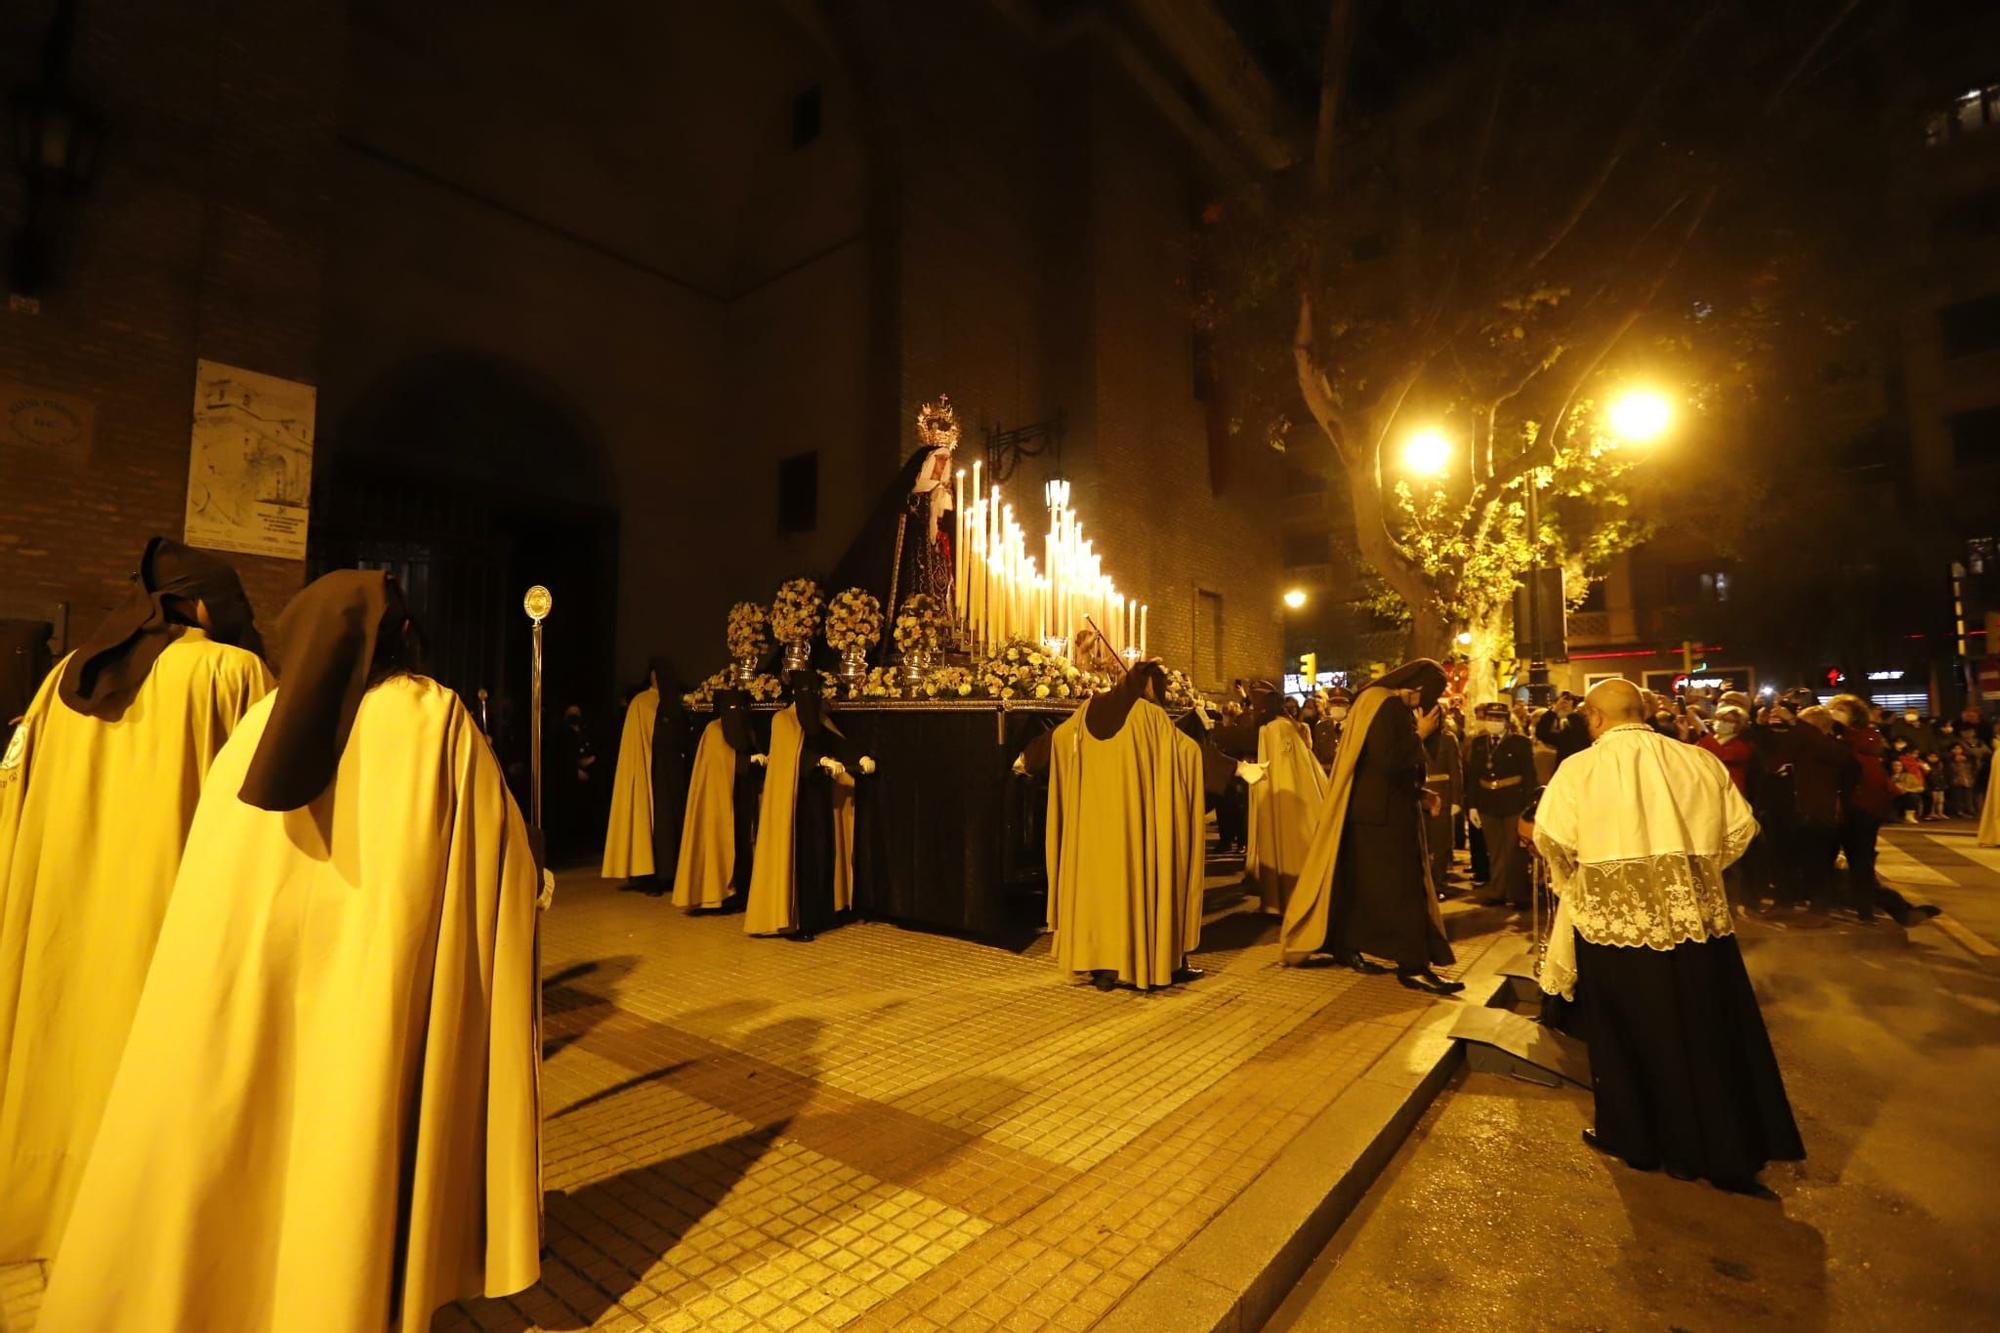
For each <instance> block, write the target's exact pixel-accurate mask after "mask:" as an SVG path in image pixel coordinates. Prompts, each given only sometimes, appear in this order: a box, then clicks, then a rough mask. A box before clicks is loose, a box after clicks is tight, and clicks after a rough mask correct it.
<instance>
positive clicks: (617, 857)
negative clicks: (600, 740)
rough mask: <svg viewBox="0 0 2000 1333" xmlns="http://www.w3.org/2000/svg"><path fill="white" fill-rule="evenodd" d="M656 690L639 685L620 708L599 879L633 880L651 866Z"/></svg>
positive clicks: (652, 871) (657, 702)
mask: <svg viewBox="0 0 2000 1333" xmlns="http://www.w3.org/2000/svg"><path fill="white" fill-rule="evenodd" d="M659 712H660V692H659V691H658V690H656V689H650V688H649V689H644V690H641V691H639V692H638V693H637V694H635V695H633V696H632V702H631V703H630V704H628V705H627V706H626V708H625V730H624V733H623V734H622V735H621V736H620V737H619V739H618V770H617V772H615V773H614V774H613V775H612V778H611V821H610V823H609V824H608V825H607V826H606V828H605V830H604V866H603V872H604V878H606V879H638V878H641V877H643V876H646V875H651V874H653V873H655V869H656V868H655V867H654V865H653V723H654V720H655V719H656V718H657V717H658V716H659Z"/></svg>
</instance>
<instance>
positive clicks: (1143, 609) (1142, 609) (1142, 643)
mask: <svg viewBox="0 0 2000 1333" xmlns="http://www.w3.org/2000/svg"><path fill="white" fill-rule="evenodd" d="M1152 605H1153V604H1152V603H1151V602H1141V603H1139V656H1141V657H1144V656H1146V613H1147V612H1148V611H1150V610H1152Z"/></svg>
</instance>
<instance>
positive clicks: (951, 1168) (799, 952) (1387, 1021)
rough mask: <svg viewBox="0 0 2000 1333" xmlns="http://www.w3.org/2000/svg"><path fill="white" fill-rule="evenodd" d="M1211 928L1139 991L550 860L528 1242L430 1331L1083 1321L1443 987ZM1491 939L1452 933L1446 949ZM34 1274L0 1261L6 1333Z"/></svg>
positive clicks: (1255, 926) (1252, 934) (1234, 929)
mask: <svg viewBox="0 0 2000 1333" xmlns="http://www.w3.org/2000/svg"><path fill="white" fill-rule="evenodd" d="M1272 934H1273V932H1272V930H1271V929H1270V928H1269V927H1268V926H1267V925H1266V924H1265V923H1264V921H1263V920H1262V919H1260V918H1257V917H1254V916H1247V915H1243V914H1240V913H1239V914H1231V915H1224V916H1221V917H1220V918H1218V919H1215V920H1212V921H1211V923H1210V925H1209V927H1208V929H1207V931H1206V933H1205V935H1204V944H1205V945H1206V946H1208V948H1209V950H1210V951H1209V952H1207V953H1206V954H1204V955H1202V956H1201V957H1200V959H1199V961H1200V962H1201V963H1202V964H1203V965H1204V966H1206V967H1208V968H1209V969H1210V971H1209V975H1208V976H1207V977H1204V978H1203V979H1201V980H1200V981H1198V982H1195V983H1194V984H1192V985H1189V986H1186V987H1183V988H1179V989H1176V990H1172V991H1167V992H1162V993H1157V994H1153V995H1139V994H1136V993H1134V992H1131V991H1118V992H1115V993H1112V994H1108V995H1107V994H1100V993H1098V992H1097V991H1096V990H1094V989H1092V988H1091V987H1089V986H1088V985H1079V984H1076V983H1073V982H1071V981H1069V980H1068V979H1066V978H1064V977H1061V976H1058V975H1057V974H1056V972H1055V971H1054V969H1053V967H1052V965H1051V964H1050V962H1049V960H1048V958H1047V956H1046V955H1047V944H1046V941H1044V942H1042V943H1039V944H1038V945H1037V946H1036V947H1034V948H1033V949H1030V950H1029V951H1028V952H1027V953H1026V954H1023V955H1016V954H1013V953H1010V952H1007V951H1005V950H1001V949H993V948H988V947H984V946H981V945H977V944H971V943H967V942H964V941H961V940H955V939H950V938H946V937H943V936H937V935H927V934H922V933H918V932H913V931H905V930H900V929H897V928H895V927H893V926H887V925H877V924H861V925H854V926H849V927H846V928H844V929H841V930H837V931H833V932H831V933H829V934H826V935H822V936H821V937H820V938H819V939H818V940H816V941H814V942H812V943H810V944H794V943H790V942H786V941H775V940H752V939H748V938H746V937H745V936H744V935H743V933H742V918H741V917H737V916H714V917H688V916H684V915H682V914H681V913H679V912H677V911H675V910H674V909H673V908H672V907H670V906H669V905H668V904H666V903H665V902H663V901H660V900H656V899H651V898H645V897H641V896H639V895H635V894H624V893H618V892H616V891H614V890H613V889H612V888H611V887H610V886H608V885H606V884H604V883H603V882H602V881H599V880H596V879H593V878H587V877H581V876H568V877H565V882H564V885H563V888H562V889H561V891H560V892H559V893H558V896H557V901H556V908H555V910H554V911H553V912H552V913H551V914H550V915H549V916H548V918H547V921H546V927H545V936H544V942H543V953H544V959H545V970H546V972H547V975H548V986H547V991H546V997H547V998H546V1014H547V1030H546V1033H545V1036H546V1038H547V1055H548V1058H547V1061H546V1064H545V1067H544V1098H545V1113H546V1115H547V1122H546V1131H545V1136H544V1144H545V1153H546V1157H547V1185H548V1188H549V1190H550V1198H549V1241H550V1245H551V1249H552V1253H551V1255H550V1257H549V1259H548V1261H547V1262H546V1263H545V1264H544V1265H543V1279H542V1282H541V1283H540V1285H538V1286H536V1287H534V1288H532V1289H531V1290H529V1291H527V1292H525V1293H522V1294H521V1295H519V1296H516V1297H513V1298H511V1299H508V1300H496V1301H478V1302H472V1303H470V1304H468V1305H466V1306H464V1307H458V1308H452V1309H447V1310H446V1311H444V1312H442V1313H441V1314H440V1316H439V1319H438V1321H437V1327H438V1328H440V1329H451V1330H458V1329H473V1328H478V1329H505V1330H526V1329H581V1328H603V1329H694V1328H701V1329H722V1330H730V1329H748V1328H757V1329H781V1330H782V1329H833V1328H849V1329H886V1328H951V1329H987V1328H1004V1329H1031V1328H1050V1329H1084V1328H1087V1327H1089V1326H1090V1325H1091V1324H1092V1323H1093V1322H1094V1321H1095V1320H1097V1319H1098V1318H1099V1317H1100V1316H1101V1315H1103V1313H1104V1312H1105V1311H1106V1310H1108V1309H1110V1308H1111V1306H1112V1305H1113V1304H1115V1303H1116V1302H1117V1301H1118V1300H1119V1299H1120V1298H1121V1297H1123V1296H1124V1295H1125V1294H1126V1293H1127V1292H1129V1291H1130V1290H1131V1289H1132V1287H1133V1286H1134V1285H1135V1284H1136V1283H1137V1282H1138V1281H1139V1279H1140V1278H1141V1277H1143V1276H1144V1275H1145V1274H1146V1273H1147V1272H1148V1271H1150V1270H1151V1269H1152V1267H1153V1266H1154V1265H1155V1264H1157V1263H1158V1262H1159V1261H1160V1260H1161V1259H1162V1258H1164V1257H1165V1256H1167V1255H1168V1254H1170V1253H1172V1252H1173V1251H1174V1250H1175V1249H1177V1248H1178V1247H1179V1246H1180V1245H1182V1244H1183V1243H1184V1242H1185V1241H1186V1240H1187V1239H1188V1238H1189V1237H1190V1236H1192V1235H1193V1234H1194V1233H1195V1232H1196V1231H1197V1230H1199V1229H1200V1227H1201V1226H1202V1225H1203V1224H1204V1223H1205V1222H1206V1221H1207V1220H1208V1219H1210V1218H1211V1217H1213V1216H1214V1215H1215V1213H1216V1212H1217V1211H1219V1210H1220V1209H1221V1208H1222V1207H1223V1206H1224V1205H1225V1204H1226V1203H1228V1202H1229V1200H1230V1199H1231V1198H1233V1197H1234V1196H1235V1194H1236V1193H1237V1192H1238V1191H1239V1190H1241V1189H1242V1188H1243V1186H1244V1185H1245V1184H1247V1183H1248V1182H1249V1181H1250V1180H1251V1179H1252V1178H1253V1177H1254V1176H1255V1175H1256V1174H1257V1173H1258V1172H1259V1171H1260V1170H1262V1169H1263V1168H1264V1167H1265V1166H1266V1165H1268V1164H1269V1163H1270V1162H1271V1161H1272V1160H1273V1159H1274V1158H1275V1157H1276V1155H1277V1153H1278V1151H1279V1150H1280V1149H1281V1148H1283V1147H1284V1146H1285V1144H1286V1143H1288V1142H1289V1141H1290V1140H1291V1139H1292V1137H1293V1136H1294V1135H1296V1134H1297V1133H1298V1132H1299V1130H1300V1129H1301V1128H1302V1127H1303V1126H1304V1125H1305V1124H1307V1123H1308V1121H1310V1120H1311V1119H1312V1117H1313V1116H1315V1115H1316V1114H1317V1113H1319V1112H1320V1111H1321V1110H1323V1109H1324V1108H1325V1107H1326V1106H1327V1105H1328V1104H1330V1103H1331V1102H1332V1101H1333V1099H1334V1098H1335V1097H1336V1096H1338V1095H1339V1094H1340V1093H1341V1091H1342V1090H1344V1089H1345V1088H1346V1087H1348V1085H1350V1084H1351V1083H1352V1082H1353V1081H1354V1080H1355V1079H1356V1078H1358V1077H1360V1076H1361V1075H1362V1074H1363V1073H1364V1072H1366V1070H1367V1069H1368V1067H1369V1066H1370V1065H1371V1064H1372V1063H1373V1062H1374V1061H1375V1060H1376V1059H1378V1058H1379V1057H1380V1056H1381V1055H1382V1054H1383V1052H1385V1051H1386V1050H1387V1049H1388V1048H1389V1047H1390V1046H1391V1045H1392V1044H1393V1043H1394V1042H1395V1041H1396V1040H1397V1039H1398V1038H1399V1037H1401V1036H1402V1035H1403V1034H1404V1032H1405V1031H1406V1030H1407V1028H1408V1027H1409V1025H1410V1023H1411V1022H1412V1021H1413V1020H1414V1019H1415V1018H1416V1017H1417V1016H1418V1015H1419V1014H1421V1013H1423V1012H1424V1011H1425V1010H1426V1009H1427V1008H1428V1007H1429V1006H1431V1005H1434V1004H1437V1003H1439V1001H1437V1000H1434V999H1431V998H1429V997H1426V996H1424V995H1422V994H1419V993H1415V992H1411V991H1408V990H1405V989H1403V988H1402V987H1400V986H1398V985H1397V984H1396V982H1395V980H1394V979H1393V978H1391V977H1362V976H1358V975H1356V974H1354V973H1350V972H1344V971H1323V970H1313V971H1298V970H1286V969H1284V968H1281V967H1279V966H1278V963H1277V949H1276V945H1275V943H1274V942H1273V940H1272V939H1271V938H1270V937H1271V936H1272ZM1499 938H1502V937H1500V936H1492V935H1488V936H1481V937H1478V938H1476V939H1468V940H1461V941H1459V942H1458V952H1459V958H1460V967H1461V968H1463V967H1465V966H1467V965H1469V964H1471V963H1472V962H1474V961H1475V960H1476V959H1477V958H1478V957H1479V955H1480V954H1481V953H1482V952H1483V951H1484V950H1485V949H1487V948H1488V947H1491V945H1492V944H1493V942H1494V941H1495V940H1496V939H1499ZM40 1285H41V1284H40V1279H39V1275H38V1274H37V1273H36V1272H34V1270H32V1269H21V1268H15V1269H0V1327H4V1328H5V1329H7V1330H9V1331H10V1333H25V1330H26V1329H27V1328H29V1327H30V1326H31V1325H32V1322H33V1306H34V1305H35V1304H36V1303H37V1302H38V1300H39V1294H40Z"/></svg>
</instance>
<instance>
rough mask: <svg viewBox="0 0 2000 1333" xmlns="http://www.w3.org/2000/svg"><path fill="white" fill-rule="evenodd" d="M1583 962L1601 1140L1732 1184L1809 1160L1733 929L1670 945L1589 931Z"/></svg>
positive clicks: (1580, 989)
mask: <svg viewBox="0 0 2000 1333" xmlns="http://www.w3.org/2000/svg"><path fill="white" fill-rule="evenodd" d="M1576 963H1577V968H1576V970H1577V983H1576V999H1577V1009H1578V1012H1577V1014H1576V1018H1577V1027H1578V1029H1579V1032H1580V1035H1581V1036H1582V1037H1583V1039H1584V1041H1585V1042H1586V1043H1588V1044H1589V1047H1590V1078H1591V1084H1592V1087H1593V1091H1594V1092H1595V1093H1596V1097H1597V1139H1598V1142H1599V1144H1600V1145H1602V1146H1603V1147H1604V1148H1606V1149H1608V1150H1609V1151H1611V1152H1613V1153H1615V1154H1617V1155H1618V1156H1620V1157H1622V1158H1624V1159H1625V1160H1626V1161H1627V1162H1629V1163H1631V1164H1632V1165H1633V1166H1636V1167H1640V1168H1642V1169H1651V1168H1653V1167H1658V1166H1667V1167H1671V1168H1674V1169H1676V1170H1679V1171H1682V1172H1686V1173H1689V1174H1692V1175H1696V1176H1701V1177H1703V1178H1705V1179H1708V1180H1713V1181H1717V1182H1720V1183H1725V1184H1742V1183H1747V1182H1749V1181H1750V1180H1752V1179H1753V1178H1754V1177H1755V1176H1756V1174H1757V1172H1758V1171H1759V1170H1761V1169H1762V1168H1763V1166H1764V1164H1765V1163H1766V1162H1773V1161H1786V1162H1795V1161H1799V1160H1802V1159H1803V1158H1804V1157H1805V1155H1806V1154H1805V1147H1804V1146H1803V1145H1802V1144H1801V1143H1800V1142H1799V1127H1798V1124H1797V1122H1796V1121H1794V1120H1793V1119H1792V1105H1791V1102H1790V1101H1789V1100H1787V1099H1786V1097H1785V1080H1784V1077H1783V1075H1781V1074H1780V1073H1779V1072H1778V1059H1777V1056H1775V1055H1774V1054H1772V1052H1771V1039H1770V1037H1769V1035H1768V1034H1766V1032H1765V1031H1764V1016H1763V1013H1762V1011H1761V1010H1759V1009H1758V1007H1757V996H1756V993H1755V992H1754V991H1752V990H1751V989H1750V975H1749V973H1747V972H1745V971H1744V970H1743V953H1742V951H1741V950H1740V949H1738V948H1737V947H1736V937H1735V936H1734V935H1725V936H1723V937H1722V938H1720V939H1712V940H1708V941H1706V942H1704V943H1701V944H1682V945H1679V946H1677V947H1675V948H1672V949H1668V950H1664V951H1663V950H1658V949H1646V948H1622V947H1619V946H1616V945H1607V944H1592V943H1590V942H1589V941H1588V940H1583V939H1579V940H1577V942H1576Z"/></svg>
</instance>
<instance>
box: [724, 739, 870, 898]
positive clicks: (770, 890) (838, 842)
mask: <svg viewBox="0 0 2000 1333" xmlns="http://www.w3.org/2000/svg"><path fill="white" fill-rule="evenodd" d="M825 727H826V730H827V731H828V732H830V733H832V735H833V736H834V737H838V736H839V735H840V733H839V731H838V730H837V729H836V728H835V727H834V726H833V724H832V723H831V722H827V723H825ZM770 755H771V758H770V762H769V764H768V766H767V767H766V769H765V772H764V796H763V802H762V806H761V808H760V809H759V811H758V816H757V856H756V860H755V862H754V864H753V865H752V867H751V870H750V897H749V901H748V903H747V904H746V905H745V907H744V911H743V929H744V931H745V933H747V934H751V935H783V934H787V933H789V932H792V931H796V930H800V929H810V928H816V927H819V926H823V925H824V924H827V923H826V922H824V921H823V920H821V919H820V918H821V917H823V916H824V915H825V913H824V912H806V913H801V911H800V904H799V887H800V886H799V876H800V873H801V872H802V871H804V872H807V873H809V874H817V873H819V872H821V871H822V870H824V869H825V867H820V866H813V865H801V863H800V858H799V850H800V849H799V846H798V825H799V821H800V820H802V819H806V818H816V817H817V816H818V813H819V812H817V811H802V810H801V808H800V807H801V803H802V802H805V801H809V800H824V801H826V802H827V803H828V806H829V809H830V811H831V828H830V832H831V842H830V854H831V859H832V863H833V864H832V866H831V879H832V904H831V910H832V911H833V912H836V913H837V912H845V911H847V910H848V909H849V908H851V907H853V905H854V777H853V775H852V774H851V773H844V774H842V775H841V776H840V777H838V778H835V779H833V780H832V781H831V782H824V781H823V780H822V778H823V775H814V774H807V773H804V772H802V770H803V769H804V768H806V767H808V766H810V765H816V764H817V763H818V762H819V759H820V757H821V755H820V753H819V749H818V747H812V746H808V745H807V744H806V734H805V729H804V728H803V727H802V726H801V725H800V723H799V710H798V705H796V704H794V705H793V706H792V707H790V708H787V709H786V710H785V711H784V712H782V713H779V714H778V715H777V716H776V717H774V718H772V719H771V750H770Z"/></svg>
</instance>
